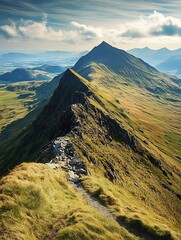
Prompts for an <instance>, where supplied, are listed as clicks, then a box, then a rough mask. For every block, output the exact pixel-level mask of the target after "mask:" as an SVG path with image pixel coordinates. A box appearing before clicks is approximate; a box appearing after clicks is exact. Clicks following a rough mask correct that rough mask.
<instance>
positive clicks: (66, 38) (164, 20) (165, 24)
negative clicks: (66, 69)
mask: <svg viewBox="0 0 181 240" xmlns="http://www.w3.org/2000/svg"><path fill="white" fill-rule="evenodd" d="M0 33H1V34H3V35H4V36H5V37H6V38H12V39H36V40H43V41H54V42H66V43H75V42H84V41H86V42H90V41H97V40H99V41H101V40H106V41H108V42H110V43H113V44H117V43H120V42H125V41H132V40H134V39H148V38H149V39H151V38H156V37H164V36H166V37H170V36H177V37H180V36H181V19H179V18H174V17H171V16H165V15H163V14H161V13H159V12H156V11H154V12H153V13H152V14H151V15H149V16H147V17H139V18H138V19H137V20H136V21H132V22H127V23H125V24H124V25H123V24H122V25H117V26H116V27H114V28H105V27H102V26H96V27H95V26H91V25H86V24H82V23H78V22H75V21H73V22H71V23H70V29H67V30H62V29H61V27H57V28H56V29H54V28H52V27H51V26H50V25H49V24H48V22H47V15H46V14H44V15H43V19H42V20H41V21H39V22H38V21H32V20H21V21H19V22H17V23H15V22H10V24H9V25H3V26H0Z"/></svg>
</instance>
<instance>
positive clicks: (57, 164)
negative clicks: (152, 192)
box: [46, 136, 153, 240]
mask: <svg viewBox="0 0 181 240" xmlns="http://www.w3.org/2000/svg"><path fill="white" fill-rule="evenodd" d="M53 151H54V154H55V158H54V159H52V160H51V161H50V162H49V163H46V165H47V166H49V167H51V168H52V169H57V168H62V169H64V170H65V171H66V172H67V181H68V182H69V184H71V185H72V186H73V187H74V188H75V190H76V191H77V192H78V193H80V194H81V195H82V196H83V198H84V199H85V201H86V202H87V203H88V204H89V205H90V206H91V207H93V208H94V209H95V210H96V211H98V212H100V213H101V214H103V215H104V216H105V217H107V218H110V219H112V220H114V221H115V222H116V223H117V224H119V225H120V227H123V228H125V229H126V230H127V231H128V232H129V233H132V234H134V235H135V236H136V238H135V239H140V238H141V239H145V240H153V239H152V237H150V235H149V234H145V233H144V232H139V231H137V230H136V229H132V228H130V227H129V226H128V225H125V224H124V223H123V222H120V221H118V219H117V218H116V217H115V216H114V215H113V214H112V213H111V212H110V211H109V209H108V208H106V207H105V206H103V205H102V204H101V203H100V202H99V201H98V199H97V198H95V197H92V196H91V195H90V194H89V193H88V192H87V191H86V190H85V189H84V188H83V187H82V185H81V182H80V180H79V178H81V177H82V176H85V175H88V171H87V168H86V166H85V164H84V162H83V161H82V159H81V158H79V157H78V156H76V153H75V150H74V147H73V145H72V143H71V142H70V141H69V139H68V138H67V137H66V136H65V137H59V138H57V139H55V140H54V141H53ZM55 234H56V229H52V234H51V235H50V236H49V238H47V239H46V240H50V239H53V238H52V236H54V235H55Z"/></svg>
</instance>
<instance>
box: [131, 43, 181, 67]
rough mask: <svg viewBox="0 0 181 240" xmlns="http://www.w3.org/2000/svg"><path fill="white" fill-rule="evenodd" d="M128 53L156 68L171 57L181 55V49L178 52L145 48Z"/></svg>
mask: <svg viewBox="0 0 181 240" xmlns="http://www.w3.org/2000/svg"><path fill="white" fill-rule="evenodd" d="M127 52H128V53H130V54H132V55H134V56H135V57H138V58H141V59H143V60H144V61H145V62H147V63H149V64H151V65H152V66H154V67H156V66H157V65H158V64H160V63H161V62H164V61H166V60H167V59H169V58H170V57H173V56H175V55H179V54H181V48H179V49H176V50H169V49H167V48H161V49H158V50H154V49H150V48H148V47H145V48H134V49H131V50H128V51H127Z"/></svg>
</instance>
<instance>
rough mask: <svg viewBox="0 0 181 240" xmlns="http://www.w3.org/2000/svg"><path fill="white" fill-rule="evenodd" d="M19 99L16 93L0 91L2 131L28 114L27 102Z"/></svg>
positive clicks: (0, 128) (0, 125) (0, 126)
mask: <svg viewBox="0 0 181 240" xmlns="http://www.w3.org/2000/svg"><path fill="white" fill-rule="evenodd" d="M18 97H19V94H17V93H15V92H10V91H7V90H5V89H0V130H2V128H3V127H5V126H6V125H8V124H10V123H11V122H13V121H15V120H17V119H19V118H22V117H24V116H25V115H26V114H27V113H28V107H27V106H25V103H26V102H25V100H22V99H19V98H18Z"/></svg>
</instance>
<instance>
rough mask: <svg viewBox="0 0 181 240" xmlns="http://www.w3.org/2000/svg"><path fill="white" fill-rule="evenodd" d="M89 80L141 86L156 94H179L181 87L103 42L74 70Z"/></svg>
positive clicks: (137, 59) (139, 60)
mask: <svg viewBox="0 0 181 240" xmlns="http://www.w3.org/2000/svg"><path fill="white" fill-rule="evenodd" d="M73 69H74V70H75V71H77V72H78V73H80V74H81V75H82V76H83V77H85V78H86V79H88V80H90V81H91V80H92V79H93V80H94V81H101V82H104V83H105V84H107V85H108V84H109V86H111V84H112V85H113V84H114V82H115V83H116V84H119V83H124V84H125V85H130V86H131V85H137V86H139V87H140V88H145V89H147V90H149V91H150V92H153V93H159V94H160V93H170V92H171V93H179V92H180V88H178V86H177V84H175V83H174V82H173V79H172V78H171V77H169V76H168V75H165V74H162V73H160V72H159V71H157V70H156V69H155V68H153V67H152V66H150V65H148V64H147V63H145V62H144V61H143V60H141V59H139V58H136V57H134V56H132V55H130V54H128V53H127V52H125V51H123V50H120V49H117V48H114V47H112V46H111V45H109V44H107V43H105V42H102V43H101V44H100V45H99V46H98V47H95V48H94V49H93V50H92V51H90V52H89V53H88V54H87V55H86V56H83V57H82V58H80V60H79V61H78V62H77V63H76V64H75V66H74V67H73Z"/></svg>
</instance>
